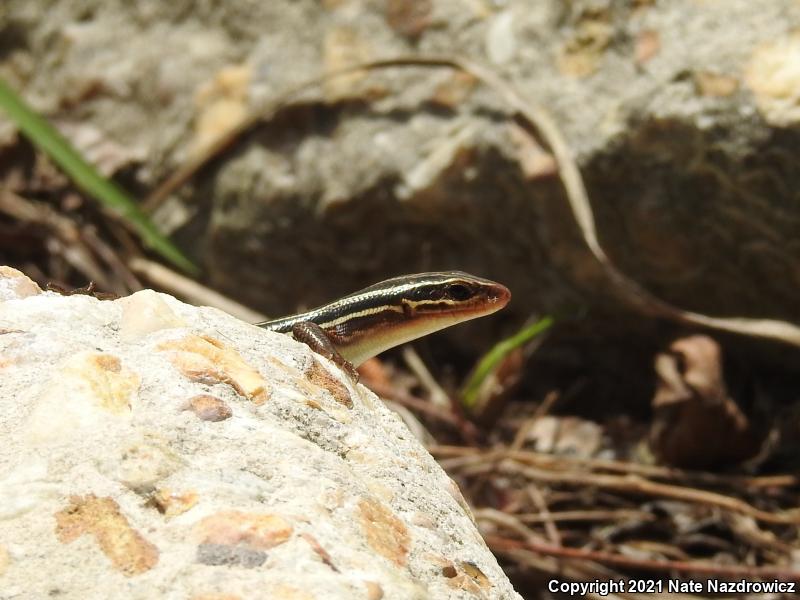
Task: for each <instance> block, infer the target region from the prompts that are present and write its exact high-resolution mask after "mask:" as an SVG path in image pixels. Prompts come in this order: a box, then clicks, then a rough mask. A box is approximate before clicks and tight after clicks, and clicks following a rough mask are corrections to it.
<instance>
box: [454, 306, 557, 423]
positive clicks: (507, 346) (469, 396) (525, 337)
mask: <svg viewBox="0 0 800 600" xmlns="http://www.w3.org/2000/svg"><path fill="white" fill-rule="evenodd" d="M554 322H555V320H554V319H553V317H551V316H546V317H543V318H541V319H539V320H538V321H536V323H533V324H532V325H527V326H525V327H523V328H522V329H520V330H519V331H518V332H517V333H515V334H514V335H512V336H511V337H508V338H506V339H504V340H502V341H501V342H498V343H497V344H495V346H494V347H493V348H492V349H491V350H489V352H487V353H486V354H485V355H484V356H483V358H481V359H480V361H478V365H477V366H476V367H475V369H474V370H473V371H472V375H471V376H470V378H469V379H468V380H467V383H465V384H464V387H463V388H461V399H462V402H463V406H464V408H465V409H466V410H467V412H472V411H473V410H474V408H475V404H476V402H477V400H478V392H479V391H480V389H481V385H482V384H483V382H484V381H485V380H486V378H487V377H488V376H489V375H491V374H492V373H493V372H494V370H495V369H496V368H497V367H498V366H499V365H500V363H501V362H502V361H503V359H504V358H505V357H506V356H508V354H509V353H510V352H512V351H513V350H515V349H517V348H519V347H520V346H523V345H525V344H527V343H528V342H529V341H531V340H532V339H533V338H535V337H536V336H538V335H540V334H542V333H544V332H545V331H547V330H548V329H550V327H552V325H553V323H554Z"/></svg>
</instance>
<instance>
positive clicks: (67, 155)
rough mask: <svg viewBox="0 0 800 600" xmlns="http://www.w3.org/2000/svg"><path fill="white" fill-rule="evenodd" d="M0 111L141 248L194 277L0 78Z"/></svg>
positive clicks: (120, 194) (120, 195) (126, 200)
mask: <svg viewBox="0 0 800 600" xmlns="http://www.w3.org/2000/svg"><path fill="white" fill-rule="evenodd" d="M0 108H2V109H4V110H5V111H6V112H7V113H8V115H9V117H10V118H11V120H12V121H13V122H14V123H15V124H16V126H17V127H18V128H19V129H20V131H22V132H23V133H24V134H25V135H26V136H27V137H28V138H29V139H30V140H31V142H33V144H34V145H35V146H36V147H37V148H39V149H40V150H41V151H42V152H44V153H46V154H47V155H48V156H49V157H50V158H51V159H52V160H53V161H54V162H55V163H56V164H57V165H58V166H60V167H61V169H63V171H64V172H65V173H66V174H67V175H68V176H69V177H70V178H71V179H72V181H74V182H75V184H76V185H77V186H78V187H79V188H81V189H82V190H83V191H84V192H86V193H87V194H89V195H90V196H92V197H94V198H95V199H96V200H98V201H99V202H101V203H102V204H103V205H104V206H105V207H106V208H107V209H109V210H110V211H112V212H114V213H115V214H117V215H119V216H120V217H122V218H123V219H125V220H126V221H127V222H128V223H129V224H130V225H131V227H133V229H134V230H135V231H136V232H137V233H138V234H139V236H140V237H141V239H142V242H144V244H145V245H147V246H149V247H150V248H152V249H153V250H154V251H155V252H157V253H158V254H160V255H161V256H162V257H164V258H165V259H167V260H169V261H170V262H171V263H172V264H174V265H175V266H177V267H179V268H181V269H183V270H184V271H186V272H188V273H191V274H193V275H196V274H198V273H199V269H198V268H197V267H196V266H195V265H194V264H193V263H192V262H191V261H190V260H189V259H188V258H187V257H186V256H185V255H184V254H183V253H182V252H181V251H180V250H179V249H178V248H177V246H175V245H174V244H173V243H172V242H170V241H169V239H167V237H165V236H164V235H163V234H162V233H161V232H160V231H158V229H156V227H155V225H153V223H152V221H150V219H148V218H147V215H145V214H144V213H143V212H142V211H141V210H140V209H139V207H138V206H137V205H136V203H135V202H134V201H133V200H132V199H131V198H130V196H128V194H127V193H126V192H125V191H124V190H123V189H122V188H120V187H119V186H117V185H116V184H115V183H113V182H112V181H109V180H108V179H106V178H105V177H103V176H102V175H100V173H98V172H97V170H96V169H95V168H94V167H93V166H92V165H90V164H89V163H88V162H86V161H85V160H84V159H83V158H82V157H81V155H80V154H78V152H77V151H76V150H75V149H74V148H73V147H72V146H71V145H70V143H69V142H68V141H67V140H66V139H64V138H63V137H62V136H61V134H60V133H58V131H56V129H55V128H54V127H53V126H52V125H50V123H48V122H47V121H46V120H45V119H44V118H42V117H41V116H39V115H38V114H37V113H36V112H34V110H33V109H31V108H30V107H29V106H28V105H27V104H26V103H25V101H24V100H23V99H22V98H20V97H19V96H18V95H17V94H16V93H15V92H14V90H12V89H11V88H10V87H9V86H8V84H6V82H5V81H3V79H2V78H0Z"/></svg>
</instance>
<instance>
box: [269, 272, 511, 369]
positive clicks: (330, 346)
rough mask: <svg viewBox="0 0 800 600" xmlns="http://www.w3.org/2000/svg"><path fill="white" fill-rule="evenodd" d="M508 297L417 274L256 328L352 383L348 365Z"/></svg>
mask: <svg viewBox="0 0 800 600" xmlns="http://www.w3.org/2000/svg"><path fill="white" fill-rule="evenodd" d="M510 298H511V293H510V292H509V291H508V288H506V287H505V286H503V285H501V284H499V283H495V282H494V281H490V280H488V279H483V278H481V277H475V276H474V275H469V274H467V273H462V272H460V271H442V272H435V273H417V274H414V275H404V276H402V277H394V278H392V279H387V280H386V281H382V282H380V283H376V284H375V285H372V286H370V287H368V288H365V289H363V290H361V291H358V292H355V293H353V294H350V295H349V296H345V297H344V298H341V299H339V300H335V301H333V302H331V303H330V304H325V305H324V306H320V307H319V308H315V309H314V310H310V311H308V312H304V313H301V314H298V315H294V316H290V317H284V318H282V319H275V320H274V321H264V322H263V323H256V325H258V326H259V327H263V328H264V329H268V330H270V331H276V332H278V333H286V334H290V335H292V336H293V337H294V338H295V339H297V340H298V341H302V342H305V343H306V344H308V345H309V346H310V347H311V349H312V350H314V351H315V352H317V353H319V354H322V355H323V356H326V357H327V358H330V359H332V360H334V362H336V363H337V364H339V365H340V366H342V367H344V368H345V369H346V370H347V371H348V372H349V373H350V374H351V375H352V376H354V377H355V378H356V379H357V374H356V372H355V369H354V367H357V366H358V365H360V364H361V363H363V362H364V361H365V360H367V359H368V358H371V357H373V356H375V355H376V354H379V353H380V352H383V351H384V350H387V349H389V348H392V347H394V346H397V345H399V344H403V343H405V342H409V341H411V340H414V339H417V338H419V337H422V336H424V335H428V334H429V333H433V332H434V331H438V330H440V329H444V328H445V327H450V326H451V325H457V324H459V323H463V322H464V321H468V320H470V319H474V318H476V317H482V316H485V315H489V314H491V313H493V312H495V311H498V310H500V309H501V308H503V307H504V306H505V305H506V304H507V303H508V301H509V299H510Z"/></svg>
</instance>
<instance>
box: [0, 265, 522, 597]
mask: <svg viewBox="0 0 800 600" xmlns="http://www.w3.org/2000/svg"><path fill="white" fill-rule="evenodd" d="M0 439H2V443H1V444H0V598H2V599H4V600H5V599H11V598H25V599H26V600H27V599H34V598H52V597H58V598H61V599H64V600H67V599H73V598H74V599H78V598H79V599H81V600H85V599H91V598H112V597H113V598H192V599H194V600H202V599H205V600H209V599H211V598H215V599H220V598H226V599H234V598H242V599H244V598H275V599H286V600H289V599H292V600H300V599H303V600H305V599H312V598H317V599H320V600H321V599H336V598H342V599H348V600H350V599H365V600H367V599H369V600H377V599H380V598H384V599H393V598H397V599H420V600H422V599H428V598H470V599H471V598H485V599H489V598H492V599H503V598H507V599H511V598H519V596H518V595H517V594H516V593H515V592H514V591H513V589H512V587H511V585H510V583H509V581H508V579H507V578H506V577H505V575H504V574H503V572H502V571H501V570H500V568H499V567H498V565H497V562H496V561H495V559H494V557H493V556H492V555H491V553H490V552H489V550H488V549H487V548H486V546H485V544H484V543H483V541H482V540H481V537H480V535H479V533H478V531H477V530H476V528H475V526H474V523H473V522H472V520H471V516H470V514H469V509H468V508H467V507H466V506H465V504H464V501H463V499H462V497H461V495H460V493H459V491H458V489H457V487H456V486H455V484H454V483H453V482H452V481H451V480H450V479H449V478H448V477H447V475H446V474H445V473H444V472H443V471H442V470H441V469H440V468H439V467H438V466H437V465H436V463H435V462H434V461H433V459H432V458H431V457H430V455H428V453H427V452H426V451H425V450H424V449H423V448H422V447H421V446H420V445H419V444H418V443H417V441H416V440H415V439H414V438H413V437H412V436H411V434H410V433H409V432H408V430H407V429H406V427H405V426H404V425H403V424H402V423H401V422H400V421H399V419H398V418H397V417H396V416H395V415H394V414H393V413H391V412H390V411H389V410H387V409H386V408H385V407H384V406H383V405H382V403H381V402H380V401H379V400H378V399H377V398H376V397H375V396H374V395H373V394H372V393H370V392H368V391H367V390H366V389H365V388H363V387H361V386H355V385H353V384H352V383H351V382H350V381H348V380H347V379H346V378H345V377H343V375H342V374H341V372H340V371H338V369H336V368H335V366H333V365H332V364H330V363H329V362H327V361H326V360H324V359H322V358H320V357H318V356H316V355H314V354H313V353H312V352H311V351H310V350H309V349H308V348H306V347H305V346H303V345H301V344H298V343H296V342H294V341H293V340H291V339H289V338H288V337H285V336H281V335H277V334H273V333H270V332H265V331H262V330H260V329H258V328H256V327H254V326H252V325H248V324H246V323H242V322H241V321H237V320H236V319H234V318H232V317H230V316H228V315H226V314H224V313H221V312H219V311H217V310H213V309H209V308H194V307H191V306H188V305H185V304H182V303H181V302H179V301H177V300H175V299H174V298H172V297H170V296H166V295H163V294H157V293H155V292H152V291H144V292H139V293H137V294H134V295H132V296H130V297H127V298H122V299H119V300H115V301H100V300H97V299H95V298H92V297H88V296H82V295H73V296H60V295H57V294H54V293H49V292H41V290H39V288H38V287H37V286H36V284H34V283H32V282H31V281H30V280H29V279H28V278H27V277H25V276H24V275H23V274H21V273H19V272H17V271H14V270H13V269H8V268H1V267H0Z"/></svg>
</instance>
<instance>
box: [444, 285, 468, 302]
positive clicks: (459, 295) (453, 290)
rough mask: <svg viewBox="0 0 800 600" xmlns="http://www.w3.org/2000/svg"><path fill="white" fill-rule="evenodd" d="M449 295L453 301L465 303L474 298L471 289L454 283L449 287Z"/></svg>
mask: <svg viewBox="0 0 800 600" xmlns="http://www.w3.org/2000/svg"><path fill="white" fill-rule="evenodd" d="M447 295H448V296H449V297H450V298H452V299H453V300H458V301H459V302H460V301H463V300H468V299H469V298H470V297H472V292H471V291H470V289H469V288H468V287H467V286H465V285H462V284H460V283H453V284H451V285H448V286H447Z"/></svg>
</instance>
